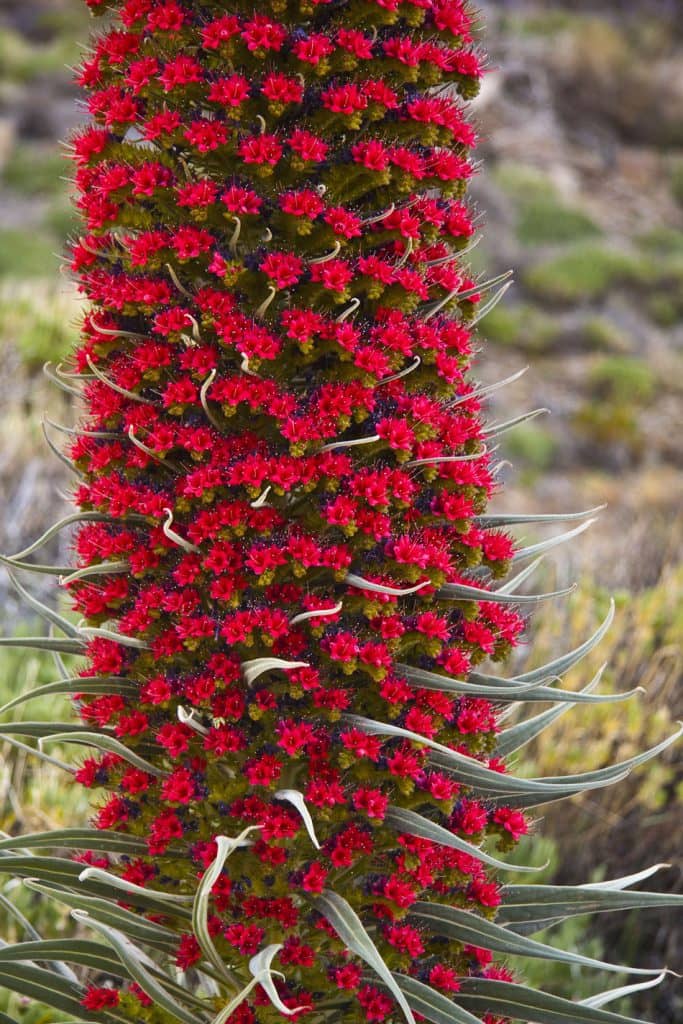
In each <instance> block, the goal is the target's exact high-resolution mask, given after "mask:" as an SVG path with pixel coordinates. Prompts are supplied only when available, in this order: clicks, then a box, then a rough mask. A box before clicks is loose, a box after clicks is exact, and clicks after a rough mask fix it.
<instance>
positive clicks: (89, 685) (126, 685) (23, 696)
mask: <svg viewBox="0 0 683 1024" xmlns="http://www.w3.org/2000/svg"><path fill="white" fill-rule="evenodd" d="M139 692H140V691H139V687H137V686H136V685H135V683H131V682H129V681H127V680H125V679H119V678H117V677H116V676H112V678H111V679H105V680H102V679H101V678H97V677H93V678H88V677H87V676H86V677H85V678H83V679H82V678H81V677H80V676H78V677H76V678H72V677H70V678H68V679H58V680H57V681H56V682H54V683H44V684H43V686H36V687H34V689H32V690H27V691H26V693H20V694H19V696H18V697H14V698H13V700H10V701H8V702H7V703H6V704H3V706H2V707H1V708H0V715H4V714H5V712H7V711H9V710H10V709H11V708H16V707H18V706H19V705H20V704H26V703H27V702H28V701H30V700H34V699H35V698H37V697H49V696H52V695H53V694H70V693H94V694H99V693H120V694H125V695H126V696H128V697H136V696H137V695H138V694H139Z"/></svg>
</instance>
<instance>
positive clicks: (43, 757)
mask: <svg viewBox="0 0 683 1024" xmlns="http://www.w3.org/2000/svg"><path fill="white" fill-rule="evenodd" d="M4 742H5V743H9V744H10V746H12V747H16V749H17V750H22V751H23V752H24V753H25V754H28V755H29V756H30V757H37V758H38V760H39V761H45V763H46V764H51V765H54V767H55V768H59V769H60V770H61V771H63V772H68V773H69V774H70V775H73V774H74V773H75V771H76V769H75V768H72V766H71V765H70V764H66V762H64V761H60V760H59V758H56V757H50V755H49V754H46V753H45V751H43V750H38V749H37V747H29V745H28V744H27V743H22V742H21V740H17V739H15V738H14V737H13V736H5V737H4Z"/></svg>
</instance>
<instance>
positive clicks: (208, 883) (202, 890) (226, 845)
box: [192, 825, 261, 980]
mask: <svg viewBox="0 0 683 1024" xmlns="http://www.w3.org/2000/svg"><path fill="white" fill-rule="evenodd" d="M260 827H261V826H260V825H251V826H249V828H245V829H244V830H243V831H242V832H240V834H239V835H238V836H236V837H235V838H233V837H232V836H216V856H215V858H214V860H213V861H212V863H211V864H210V865H209V867H208V868H207V869H206V871H205V872H204V876H203V878H202V880H201V882H200V883H199V887H198V888H197V893H196V896H195V898H194V902H193V905H192V931H193V933H194V935H195V938H196V939H197V942H198V943H199V945H200V947H201V950H202V952H203V953H204V955H205V956H206V958H207V960H208V961H209V963H211V964H213V966H214V967H215V968H216V970H217V971H218V972H219V973H220V974H221V975H222V976H223V977H227V978H228V980H230V977H229V975H227V972H226V968H225V963H224V961H223V958H222V957H221V956H220V954H219V953H218V950H217V949H216V947H215V946H214V943H213V939H212V938H211V933H210V932H209V924H208V914H209V900H210V898H211V890H212V889H213V887H214V885H215V884H216V882H217V881H218V879H219V877H220V874H221V871H222V870H223V867H224V865H225V862H226V860H227V859H228V857H229V856H230V854H231V853H233V851H234V850H237V849H239V848H240V847H244V846H251V840H250V839H247V836H248V835H249V833H250V832H254V831H257V830H258V829H259V828H260Z"/></svg>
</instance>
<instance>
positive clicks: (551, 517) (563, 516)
mask: <svg viewBox="0 0 683 1024" xmlns="http://www.w3.org/2000/svg"><path fill="white" fill-rule="evenodd" d="M606 508H607V506H606V505H596V506H595V508H589V509H587V510H586V511H585V512H565V513H560V514H559V515H557V514H554V513H553V514H549V513H545V512H544V513H541V514H540V515H526V514H517V515H515V514H510V513H506V512H503V513H502V514H501V515H484V516H477V517H476V519H475V522H476V524H477V526H487V527H489V526H515V525H521V524H524V525H526V524H527V523H571V522H575V521H576V520H578V519H588V518H589V516H594V515H595V514H596V513H597V512H602V511H603V510H604V509H606Z"/></svg>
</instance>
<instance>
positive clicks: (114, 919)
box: [24, 878, 178, 952]
mask: <svg viewBox="0 0 683 1024" xmlns="http://www.w3.org/2000/svg"><path fill="white" fill-rule="evenodd" d="M24 885H25V886H26V887H27V889H32V890H34V891H35V892H42V893H43V894H44V895H45V896H50V897H51V898H52V899H55V900H58V901H59V902H60V903H63V904H64V905H65V906H67V907H70V908H72V909H76V910H84V911H86V913H88V914H89V915H90V916H91V918H92V919H93V920H97V921H98V922H100V923H102V924H105V925H107V926H108V927H110V928H115V929H116V930H117V931H120V932H123V934H124V935H128V936H130V937H132V938H134V939H137V940H138V941H139V942H143V943H144V944H145V945H147V946H151V947H152V948H153V949H159V950H162V951H165V952H168V951H174V950H175V949H176V947H177V945H178V937H177V935H175V934H174V933H173V932H172V931H170V929H168V928H164V927H163V926H162V925H160V924H156V923H152V922H150V921H146V920H145V919H144V918H143V917H141V916H140V914H134V913H132V912H131V911H130V910H124V908H123V907H119V906H118V905H117V904H116V903H114V902H112V901H111V899H100V898H98V897H96V896H84V895H82V894H80V893H79V894H76V893H74V892H70V891H68V890H67V889H61V888H59V887H57V886H55V885H43V884H42V883H40V882H36V881H35V880H34V879H32V878H27V879H26V881H25V882H24Z"/></svg>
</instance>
